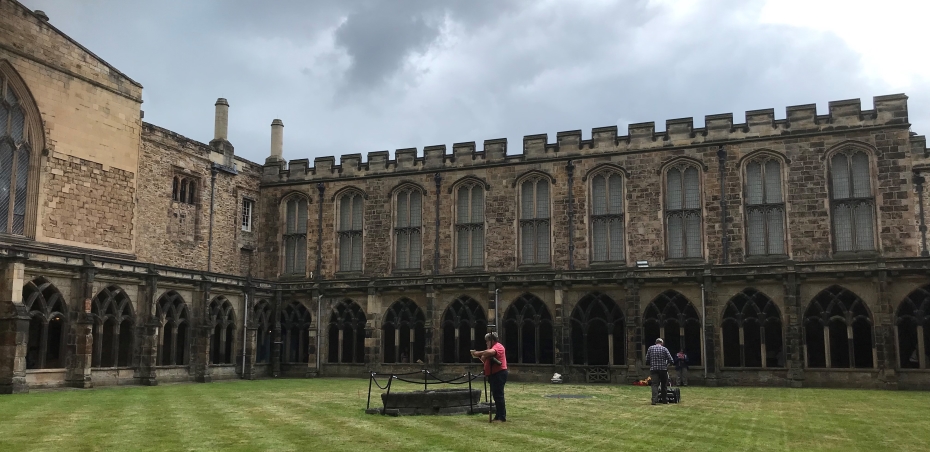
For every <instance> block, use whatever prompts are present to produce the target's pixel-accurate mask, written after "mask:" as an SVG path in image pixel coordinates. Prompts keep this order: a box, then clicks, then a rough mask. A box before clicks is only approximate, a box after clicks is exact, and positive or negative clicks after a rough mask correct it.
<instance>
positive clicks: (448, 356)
mask: <svg viewBox="0 0 930 452" xmlns="http://www.w3.org/2000/svg"><path fill="white" fill-rule="evenodd" d="M441 325H442V362H444V363H470V362H473V360H472V357H471V354H470V353H469V350H484V349H485V344H484V335H485V334H487V332H488V320H487V316H486V315H485V313H484V309H482V308H481V305H479V304H478V302H477V301H475V300H474V299H473V298H471V297H469V296H464V295H463V296H461V297H458V298H456V299H455V301H453V302H452V304H450V305H449V307H448V308H446V312H444V313H443V314H442V324H441Z"/></svg>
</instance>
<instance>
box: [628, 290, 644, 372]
mask: <svg viewBox="0 0 930 452" xmlns="http://www.w3.org/2000/svg"><path fill="white" fill-rule="evenodd" d="M625 286H626V311H627V313H626V329H627V331H629V332H628V333H627V335H628V337H629V340H628V341H627V344H628V345H627V354H626V364H627V374H626V379H627V383H632V382H634V381H637V380H641V379H643V378H645V376H644V374H643V319H642V317H641V314H640V309H639V306H640V297H639V287H640V282H639V281H638V280H637V279H636V278H635V277H634V275H633V273H629V274H627V277H626V281H625Z"/></svg>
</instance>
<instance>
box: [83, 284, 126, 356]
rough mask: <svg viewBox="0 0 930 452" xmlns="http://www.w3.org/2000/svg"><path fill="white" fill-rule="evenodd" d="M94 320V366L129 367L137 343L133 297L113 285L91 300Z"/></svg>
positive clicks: (91, 312) (91, 311)
mask: <svg viewBox="0 0 930 452" xmlns="http://www.w3.org/2000/svg"><path fill="white" fill-rule="evenodd" d="M90 314H91V318H92V319H93V321H94V327H93V336H94V349H93V354H92V358H91V363H92V364H91V365H92V366H93V367H127V366H129V365H131V363H132V354H133V348H134V346H135V340H134V338H135V334H134V327H135V316H134V315H133V312H132V300H130V299H129V295H127V294H126V291H124V290H123V289H122V288H121V287H119V286H116V285H111V286H107V287H104V288H103V289H101V290H100V292H99V293H98V294H97V296H95V297H94V299H93V300H91V305H90Z"/></svg>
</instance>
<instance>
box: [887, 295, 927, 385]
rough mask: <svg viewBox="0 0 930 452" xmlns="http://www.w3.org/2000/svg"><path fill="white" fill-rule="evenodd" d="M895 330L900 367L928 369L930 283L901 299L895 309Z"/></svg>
mask: <svg viewBox="0 0 930 452" xmlns="http://www.w3.org/2000/svg"><path fill="white" fill-rule="evenodd" d="M895 331H896V332H897V338H898V363H899V365H900V367H901V368H905V369H907V368H911V369H926V368H927V367H928V362H930V359H928V358H930V285H928V286H924V287H921V288H918V289H917V290H914V291H913V292H911V293H910V294H908V296H907V297H906V298H905V299H904V300H902V301H901V304H900V305H898V309H897V310H896V311H895Z"/></svg>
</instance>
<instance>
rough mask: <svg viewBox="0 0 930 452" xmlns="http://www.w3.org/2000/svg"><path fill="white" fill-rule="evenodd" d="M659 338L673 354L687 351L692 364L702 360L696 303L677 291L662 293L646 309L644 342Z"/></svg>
mask: <svg viewBox="0 0 930 452" xmlns="http://www.w3.org/2000/svg"><path fill="white" fill-rule="evenodd" d="M660 337H661V338H663V339H664V340H665V346H666V347H668V349H669V351H671V352H672V355H674V354H675V353H677V352H678V351H679V350H684V351H685V353H687V354H688V361H689V362H690V363H691V364H695V365H699V364H700V363H702V362H703V361H702V359H701V357H702V356H703V353H701V349H702V348H703V347H702V346H701V318H700V317H698V313H697V309H695V308H694V305H693V304H691V302H690V301H688V299H687V298H685V296H684V295H682V294H680V293H678V292H676V291H674V290H666V291H665V292H662V293H661V294H660V295H659V296H658V297H656V298H655V299H654V300H652V301H651V302H650V303H649V306H646V309H645V311H643V344H644V345H647V346H648V345H652V344H654V343H655V341H656V338H660ZM643 352H644V353H645V350H644V351H643Z"/></svg>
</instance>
